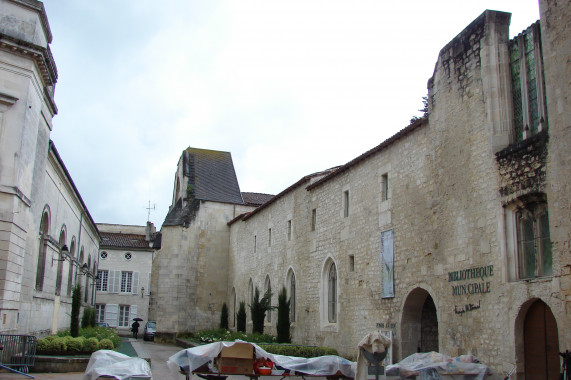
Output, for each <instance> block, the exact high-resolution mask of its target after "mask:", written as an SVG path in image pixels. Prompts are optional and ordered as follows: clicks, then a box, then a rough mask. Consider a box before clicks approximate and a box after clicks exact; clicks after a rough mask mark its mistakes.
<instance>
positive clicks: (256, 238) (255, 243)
mask: <svg viewBox="0 0 571 380" xmlns="http://www.w3.org/2000/svg"><path fill="white" fill-rule="evenodd" d="M257 240H258V237H257V236H256V235H254V253H256V245H257V242H256V241H257Z"/></svg>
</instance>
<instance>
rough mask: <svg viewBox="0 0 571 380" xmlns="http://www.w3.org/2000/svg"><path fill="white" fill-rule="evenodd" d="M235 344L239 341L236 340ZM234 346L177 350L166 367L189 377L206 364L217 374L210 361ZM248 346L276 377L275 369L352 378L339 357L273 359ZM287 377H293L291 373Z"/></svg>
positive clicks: (352, 370) (348, 366)
mask: <svg viewBox="0 0 571 380" xmlns="http://www.w3.org/2000/svg"><path fill="white" fill-rule="evenodd" d="M236 342H242V341H239V340H236ZM236 342H215V343H210V344H205V345H203V346H197V347H193V348H187V349H186V350H181V351H179V352H177V353H176V354H174V355H173V356H171V357H170V358H169V360H168V361H167V366H168V367H169V369H170V370H171V371H172V372H173V373H180V371H182V372H184V373H186V374H190V373H191V372H193V371H194V370H196V369H198V368H200V367H202V366H203V365H205V364H208V367H209V370H210V372H212V373H218V370H217V369H216V367H215V366H214V358H216V357H217V356H218V354H219V353H220V351H222V347H223V346H226V347H229V346H232V345H233V344H234V343H236ZM250 344H251V345H252V346H254V350H255V356H256V358H266V359H269V360H271V361H272V362H273V363H274V368H273V369H272V375H279V374H281V373H282V372H283V371H284V370H280V369H277V368H276V366H279V367H282V368H284V369H285V370H290V371H295V372H301V373H303V374H306V375H314V376H332V375H335V374H337V373H341V374H343V375H344V376H346V377H350V378H354V377H355V369H356V366H357V363H355V362H352V361H349V360H347V359H345V358H342V357H339V356H335V355H327V356H318V357H316V358H309V359H306V358H299V357H295V356H284V355H275V354H270V353H268V352H266V351H264V350H263V349H261V348H260V347H259V346H258V345H256V344H254V343H250ZM291 374H292V375H293V372H292V373H291Z"/></svg>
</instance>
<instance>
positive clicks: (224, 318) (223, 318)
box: [220, 302, 228, 330]
mask: <svg viewBox="0 0 571 380" xmlns="http://www.w3.org/2000/svg"><path fill="white" fill-rule="evenodd" d="M220 328H221V329H226V330H228V307H227V306H226V302H224V303H223V304H222V311H221V312H220Z"/></svg>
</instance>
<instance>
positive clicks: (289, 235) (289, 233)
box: [287, 219, 291, 241]
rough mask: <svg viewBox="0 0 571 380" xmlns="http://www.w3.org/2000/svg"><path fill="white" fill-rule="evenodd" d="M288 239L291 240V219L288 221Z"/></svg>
mask: <svg viewBox="0 0 571 380" xmlns="http://www.w3.org/2000/svg"><path fill="white" fill-rule="evenodd" d="M287 240H288V241H291V219H290V220H288V221H287Z"/></svg>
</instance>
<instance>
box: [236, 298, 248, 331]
mask: <svg viewBox="0 0 571 380" xmlns="http://www.w3.org/2000/svg"><path fill="white" fill-rule="evenodd" d="M236 323H237V326H236V330H238V331H241V332H244V333H245V332H246V302H244V301H241V302H240V306H239V307H238V313H237V314H236Z"/></svg>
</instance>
